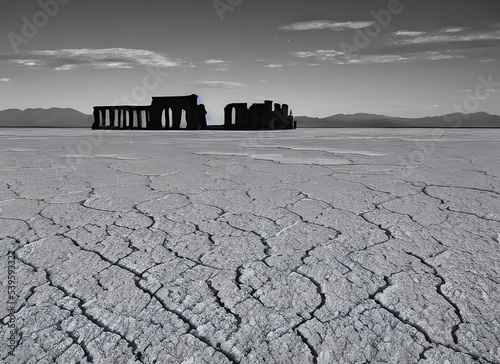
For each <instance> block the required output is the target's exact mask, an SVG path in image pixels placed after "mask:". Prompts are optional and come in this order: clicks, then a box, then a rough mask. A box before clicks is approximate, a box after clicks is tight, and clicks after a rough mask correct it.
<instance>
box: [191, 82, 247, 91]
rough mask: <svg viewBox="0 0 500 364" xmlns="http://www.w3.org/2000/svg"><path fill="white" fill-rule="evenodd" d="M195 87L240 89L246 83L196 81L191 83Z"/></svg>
mask: <svg viewBox="0 0 500 364" xmlns="http://www.w3.org/2000/svg"><path fill="white" fill-rule="evenodd" d="M193 85H194V86H196V87H204V88H215V89H220V90H227V91H235V90H241V89H242V88H245V87H247V86H248V85H246V84H244V83H239V82H227V81H196V82H194V83H193Z"/></svg>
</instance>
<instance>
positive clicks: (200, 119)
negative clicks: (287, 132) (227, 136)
mask: <svg viewBox="0 0 500 364" xmlns="http://www.w3.org/2000/svg"><path fill="white" fill-rule="evenodd" d="M233 110H234V111H235V112H234V118H233ZM183 113H185V121H186V125H181V121H182V119H183V118H182V114H183ZM206 114H207V111H206V109H205V105H203V104H200V105H198V96H197V95H194V94H193V95H189V96H162V97H153V101H152V103H151V105H150V106H130V105H124V106H95V107H94V123H93V124H92V129H138V130H140V129H147V130H164V129H170V130H181V129H186V130H201V129H228V130H262V129H271V130H272V129H295V128H296V127H297V125H296V121H295V120H294V118H293V116H292V115H288V105H285V104H284V105H279V104H274V110H273V103H272V101H265V102H264V103H263V104H253V105H252V106H250V108H247V104H246V103H236V104H229V105H227V106H226V107H225V109H224V125H221V126H210V127H209V126H207V119H206Z"/></svg>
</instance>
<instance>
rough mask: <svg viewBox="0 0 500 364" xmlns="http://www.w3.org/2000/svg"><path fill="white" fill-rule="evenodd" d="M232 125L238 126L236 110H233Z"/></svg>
mask: <svg viewBox="0 0 500 364" xmlns="http://www.w3.org/2000/svg"><path fill="white" fill-rule="evenodd" d="M231 125H236V108H235V107H233V109H232V110H231Z"/></svg>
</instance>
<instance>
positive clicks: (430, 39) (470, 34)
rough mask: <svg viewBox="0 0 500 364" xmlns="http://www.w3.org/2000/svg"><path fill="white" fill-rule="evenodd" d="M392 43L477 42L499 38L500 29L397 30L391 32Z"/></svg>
mask: <svg viewBox="0 0 500 364" xmlns="http://www.w3.org/2000/svg"><path fill="white" fill-rule="evenodd" d="M393 36H394V37H395V38H394V44H399V45H407V44H429V43H455V42H468V43H471V42H478V41H485V40H500V30H491V29H484V30H470V29H468V28H461V27H453V28H443V29H440V30H439V31H437V32H433V33H422V32H411V31H398V32H395V33H393Z"/></svg>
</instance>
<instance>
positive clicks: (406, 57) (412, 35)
mask: <svg viewBox="0 0 500 364" xmlns="http://www.w3.org/2000/svg"><path fill="white" fill-rule="evenodd" d="M353 43H354V41H353ZM340 48H341V47H340V46H339V47H338V48H336V49H317V50H307V51H296V52H290V53H289V54H290V55H291V56H292V57H293V59H295V60H297V59H298V60H301V61H302V64H318V63H319V64H328V63H333V64H370V63H411V62H417V61H443V60H453V59H456V60H458V59H467V60H473V61H476V62H482V63H486V62H494V61H496V60H498V59H499V58H500V30H498V25H491V24H476V26H475V27H473V26H468V27H447V28H441V29H438V30H435V31H426V32H423V31H420V30H411V29H403V30H398V31H396V32H393V33H391V34H389V35H387V36H385V37H384V38H381V39H379V41H378V42H377V43H376V44H375V45H374V46H371V47H367V48H362V49H359V52H356V53H350V54H349V53H346V52H343V51H342V50H341V49H340ZM311 61H313V62H314V61H316V62H317V63H311ZM268 62H269V63H272V61H268ZM304 62H307V63H304ZM282 63H283V64H285V65H292V64H293V63H291V62H289V61H288V62H287V61H283V62H282Z"/></svg>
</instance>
